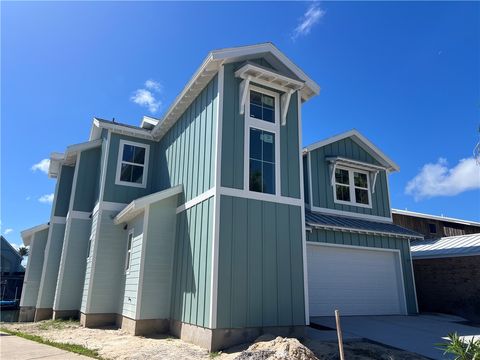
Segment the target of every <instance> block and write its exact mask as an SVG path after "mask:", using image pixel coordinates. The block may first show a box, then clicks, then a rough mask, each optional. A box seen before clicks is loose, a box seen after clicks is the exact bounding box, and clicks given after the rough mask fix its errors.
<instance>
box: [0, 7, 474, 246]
mask: <svg viewBox="0 0 480 360" xmlns="http://www.w3.org/2000/svg"><path fill="white" fill-rule="evenodd" d="M265 41H271V42H273V43H274V44H275V45H276V46H278V47H279V48H280V50H282V51H283V52H284V53H285V54H286V55H287V56H289V57H290V58H291V59H292V60H293V61H294V62H295V63H296V64H297V65H299V66H300V67H301V68H302V69H303V70H304V71H305V72H306V73H307V74H308V75H309V76H310V77H312V78H313V79H314V80H316V81H317V82H318V84H320V86H321V88H322V90H321V94H320V96H318V97H316V98H313V99H312V100H311V101H309V102H308V103H307V104H306V105H305V106H304V108H303V139H304V145H308V144H310V143H312V142H315V141H318V140H320V139H323V138H326V137H329V136H331V135H334V134H337V133H340V132H343V131H346V130H349V129H351V128H356V129H358V130H359V131H361V132H362V133H363V134H364V135H365V136H367V137H368V138H369V139H370V140H371V141H372V142H373V143H375V144H376V145H377V146H379V147H380V148H381V149H382V150H383V151H384V152H385V153H386V154H387V155H388V156H390V157H391V158H392V159H394V160H395V161H396V162H397V163H398V164H399V165H400V168H401V170H400V172H399V173H395V174H393V175H391V177H390V191H391V201H392V205H393V207H396V208H401V209H405V208H407V209H408V210H413V211H420V212H426V213H432V214H437V215H440V214H444V215H445V216H452V217H459V218H466V219H471V220H477V221H480V170H479V169H480V168H479V167H478V166H476V165H475V163H474V161H473V159H472V151H473V148H474V146H475V144H476V143H477V142H478V140H479V138H478V126H479V123H480V116H479V112H480V85H479V84H480V56H479V54H480V3H478V2H464V3H454V2H439V3H432V2H395V3H383V2H321V3H311V2H282V3H271V2H268V3H253V2H248V3H221V2H214V3H181V4H178V3H156V2H144V3H127V2H121V3H112V2H103V3H94V2H84V3H61V2H49V3H23V2H20V3H13V2H2V3H1V222H2V223H1V227H2V228H1V232H2V234H5V235H6V237H7V239H9V240H10V241H11V242H12V243H14V244H20V243H21V238H20V230H22V229H25V228H28V227H31V226H34V225H37V224H39V223H43V222H47V221H48V219H49V216H50V208H51V206H50V204H49V199H50V198H49V195H50V194H52V193H53V191H54V186H55V181H54V180H52V179H48V177H47V176H46V174H45V173H44V172H43V171H42V168H44V166H43V167H42V165H41V163H40V162H41V160H42V159H45V158H48V156H49V154H50V153H51V152H52V151H60V152H61V151H63V150H64V149H65V147H66V146H67V145H69V144H75V143H80V142H83V141H86V139H87V138H88V134H89V131H90V126H91V121H92V117H93V116H99V117H102V118H105V119H111V118H113V117H115V119H116V120H117V121H119V122H124V123H129V124H134V125H137V124H139V123H140V120H141V117H142V116H143V115H146V114H150V115H153V116H158V117H160V116H161V114H162V113H163V112H164V111H165V110H166V109H167V108H168V106H169V104H170V103H171V102H172V100H173V99H174V98H175V97H176V95H177V94H178V93H179V92H180V90H181V89H182V88H183V86H184V85H185V83H186V82H187V81H188V80H189V78H190V76H191V75H192V74H193V72H194V71H195V70H196V68H197V67H198V66H199V65H200V63H201V62H202V60H203V59H204V57H205V56H206V54H207V53H208V51H210V50H212V49H217V48H224V47H232V46H239V45H246V44H252V43H259V42H265ZM147 80H152V81H153V82H151V83H147V84H146V81H147ZM156 84H159V85H160V86H159V87H157V85H156ZM147 85H148V86H147ZM138 90H140V92H139V91H138ZM136 95H137V97H135V96H136ZM134 99H137V103H136V102H135V101H133V100H134ZM39 163H40V165H38V166H37V167H36V168H35V169H36V170H32V166H34V165H35V164H39Z"/></svg>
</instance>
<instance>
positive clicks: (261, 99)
mask: <svg viewBox="0 0 480 360" xmlns="http://www.w3.org/2000/svg"><path fill="white" fill-rule="evenodd" d="M250 117H252V118H255V119H259V120H264V121H268V122H271V123H275V98H274V97H273V96H270V95H266V94H263V93H261V92H258V91H254V90H250Z"/></svg>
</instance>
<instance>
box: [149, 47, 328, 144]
mask: <svg viewBox="0 0 480 360" xmlns="http://www.w3.org/2000/svg"><path fill="white" fill-rule="evenodd" d="M259 56H262V57H264V58H265V60H267V61H268V62H269V63H270V64H271V65H272V66H277V67H280V68H283V69H285V70H286V71H288V73H289V74H291V76H292V77H295V78H296V79H298V80H300V81H302V82H303V83H304V86H303V87H302V89H301V90H300V94H301V96H302V100H304V101H307V100H309V99H310V98H311V97H313V96H315V95H318V94H319V92H320V87H319V86H318V84H317V83H315V81H313V80H312V79H311V78H309V77H308V76H307V75H306V74H305V73H304V72H303V71H302V70H301V69H300V68H299V67H298V66H297V65H295V64H294V63H293V61H291V60H290V59H289V58H287V56H285V54H283V53H282V52H281V51H280V50H278V49H277V47H276V46H275V45H273V44H272V43H262V44H256V45H249V46H239V47H233V48H226V49H219V50H213V51H211V52H209V53H208V55H207V57H206V58H205V60H204V61H203V63H202V65H201V66H200V67H199V68H198V69H197V71H196V72H195V74H194V75H193V76H192V78H191V79H190V81H189V82H188V83H187V84H186V85H185V87H184V89H183V90H182V91H181V92H180V94H179V95H178V96H177V97H176V99H175V100H174V101H173V103H172V105H171V106H170V108H169V109H168V110H167V112H166V113H165V114H164V116H163V117H162V118H161V120H160V121H159V122H158V124H156V125H155V127H154V128H153V129H152V135H153V136H154V137H155V138H157V139H159V138H161V137H162V136H163V135H164V134H165V133H166V132H167V131H168V129H169V128H170V127H171V126H172V125H173V124H174V123H175V122H176V121H177V119H178V118H179V117H180V115H181V114H182V113H183V112H184V110H185V109H186V108H187V107H188V106H190V104H191V103H192V101H193V100H194V99H195V98H196V96H197V95H198V94H199V93H200V92H201V91H202V90H203V88H204V87H205V86H206V85H207V84H208V83H209V82H210V80H212V79H213V77H214V76H215V75H216V74H217V73H218V70H219V69H220V67H221V65H223V64H228V63H232V62H238V61H246V60H250V59H254V58H258V57H259Z"/></svg>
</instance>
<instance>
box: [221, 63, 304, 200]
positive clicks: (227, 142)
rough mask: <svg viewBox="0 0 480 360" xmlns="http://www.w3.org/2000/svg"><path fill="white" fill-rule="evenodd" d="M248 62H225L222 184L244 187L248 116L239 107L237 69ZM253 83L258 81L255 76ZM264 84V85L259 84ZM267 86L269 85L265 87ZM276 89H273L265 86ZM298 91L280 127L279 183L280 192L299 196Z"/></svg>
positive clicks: (289, 195)
mask: <svg viewBox="0 0 480 360" xmlns="http://www.w3.org/2000/svg"><path fill="white" fill-rule="evenodd" d="M244 64H245V63H233V64H226V65H224V90H223V119H222V166H221V184H222V186H224V187H230V188H235V189H243V188H244V184H243V179H244V165H245V157H244V144H245V139H244V137H245V136H244V135H245V119H244V115H243V114H240V109H239V106H240V105H239V85H240V83H241V79H240V78H236V77H235V71H236V70H238V69H239V68H240V67H241V66H243V65H244ZM251 84H252V85H254V86H259V85H256V84H255V80H254V79H252V83H251ZM259 87H264V86H259ZM264 88H266V87H264ZM266 89H268V90H270V91H273V92H277V93H278V91H276V90H274V89H270V88H266ZM297 96H298V94H297V92H295V93H294V94H293V95H292V96H291V99H290V104H289V107H288V111H287V121H286V124H285V125H281V126H280V139H279V140H280V179H281V181H280V183H281V195H282V196H288V197H294V198H298V199H299V198H300V176H299V174H300V145H299V142H298V141H299V136H298V135H299V134H298V132H299V129H298V127H299V121H298V99H297Z"/></svg>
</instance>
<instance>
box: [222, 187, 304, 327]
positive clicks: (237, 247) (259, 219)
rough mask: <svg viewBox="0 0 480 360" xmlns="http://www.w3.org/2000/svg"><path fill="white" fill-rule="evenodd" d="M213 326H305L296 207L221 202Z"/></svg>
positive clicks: (228, 199)
mask: <svg viewBox="0 0 480 360" xmlns="http://www.w3.org/2000/svg"><path fill="white" fill-rule="evenodd" d="M220 204H221V205H220V207H221V210H220V214H221V215H220V237H219V257H218V259H219V260H218V261H219V262H218V299H217V306H218V310H217V327H218V328H242V327H266V326H291V325H304V324H305V301H304V281H303V250H302V221H303V219H302V216H301V208H300V207H299V206H291V205H286V204H278V203H272V202H265V201H258V200H252V199H244V198H237V197H231V196H224V195H222V197H221V202H220Z"/></svg>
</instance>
